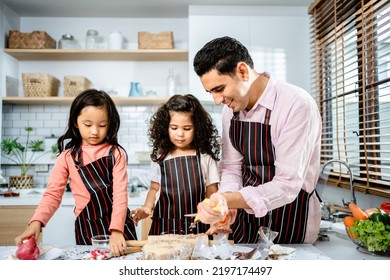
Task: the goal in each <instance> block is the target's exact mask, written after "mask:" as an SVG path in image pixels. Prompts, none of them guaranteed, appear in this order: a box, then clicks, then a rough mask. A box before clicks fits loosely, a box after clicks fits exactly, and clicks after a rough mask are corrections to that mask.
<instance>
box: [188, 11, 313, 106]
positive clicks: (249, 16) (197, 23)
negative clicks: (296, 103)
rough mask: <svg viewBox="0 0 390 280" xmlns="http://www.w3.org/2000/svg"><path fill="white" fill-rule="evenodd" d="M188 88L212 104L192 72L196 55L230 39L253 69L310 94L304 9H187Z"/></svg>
mask: <svg viewBox="0 0 390 280" xmlns="http://www.w3.org/2000/svg"><path fill="white" fill-rule="evenodd" d="M188 27H189V31H188V33H189V41H188V44H189V65H188V66H189V70H188V72H189V75H190V77H189V83H190V85H189V88H190V91H191V92H193V93H195V94H196V95H197V96H198V97H199V98H200V99H202V100H212V99H211V97H210V96H209V95H208V94H205V91H204V89H203V87H202V85H201V83H200V80H199V77H197V75H196V74H195V72H194V70H193V66H192V63H193V58H194V56H195V54H196V52H197V51H198V50H199V49H200V48H201V47H202V46H203V45H204V44H206V43H207V42H208V41H210V40H211V39H213V38H216V37H221V36H225V35H227V36H231V37H235V38H236V39H238V40H239V41H240V42H241V43H243V44H244V45H245V46H246V47H247V48H248V50H249V52H250V53H251V55H252V58H253V60H254V63H255V69H256V70H257V71H258V72H263V71H267V72H270V74H271V75H273V76H274V77H276V78H278V79H281V80H284V81H287V82H290V83H293V84H296V85H298V86H300V87H303V88H304V89H306V90H307V91H309V92H310V71H309V69H310V49H309V44H310V40H309V15H308V13H307V8H306V7H261V6H229V7H220V6H190V8H189V19H188Z"/></svg>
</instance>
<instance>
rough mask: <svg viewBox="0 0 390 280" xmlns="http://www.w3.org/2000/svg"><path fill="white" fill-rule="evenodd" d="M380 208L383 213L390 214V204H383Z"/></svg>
mask: <svg viewBox="0 0 390 280" xmlns="http://www.w3.org/2000/svg"><path fill="white" fill-rule="evenodd" d="M380 206H381V209H382V210H383V211H385V212H386V213H387V214H390V202H382V203H381V205H380Z"/></svg>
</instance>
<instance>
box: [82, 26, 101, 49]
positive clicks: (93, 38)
mask: <svg viewBox="0 0 390 280" xmlns="http://www.w3.org/2000/svg"><path fill="white" fill-rule="evenodd" d="M98 35H99V33H98V32H97V31H96V30H93V29H90V30H88V31H87V38H86V41H85V48H86V49H87V50H94V49H97V48H98Z"/></svg>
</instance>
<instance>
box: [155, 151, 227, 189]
mask: <svg viewBox="0 0 390 280" xmlns="http://www.w3.org/2000/svg"><path fill="white" fill-rule="evenodd" d="M172 158H173V157H172V155H171V154H168V155H167V156H166V157H165V159H164V160H168V159H172ZM200 162H201V166H202V175H203V180H204V184H205V186H206V187H207V186H209V185H211V184H214V183H219V181H220V179H219V172H218V164H217V162H216V161H215V160H214V159H213V158H212V157H211V156H210V155H209V154H201V155H200ZM149 179H150V181H153V182H156V183H158V184H160V183H161V168H160V165H159V164H158V163H157V162H154V161H152V163H151V164H150V173H149Z"/></svg>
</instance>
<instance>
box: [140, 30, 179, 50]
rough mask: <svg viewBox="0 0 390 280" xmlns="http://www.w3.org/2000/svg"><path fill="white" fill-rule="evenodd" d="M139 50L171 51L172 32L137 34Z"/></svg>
mask: <svg viewBox="0 0 390 280" xmlns="http://www.w3.org/2000/svg"><path fill="white" fill-rule="evenodd" d="M138 48H139V49H173V32H172V31H165V32H161V33H157V34H153V33H149V32H138Z"/></svg>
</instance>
